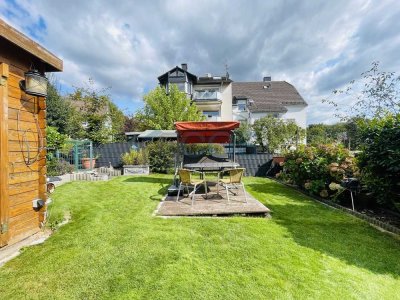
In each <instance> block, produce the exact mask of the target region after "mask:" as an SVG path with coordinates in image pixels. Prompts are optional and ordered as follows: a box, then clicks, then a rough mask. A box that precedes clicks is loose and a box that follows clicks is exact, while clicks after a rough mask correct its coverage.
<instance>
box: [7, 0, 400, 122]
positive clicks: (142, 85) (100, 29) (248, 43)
mask: <svg viewBox="0 0 400 300" xmlns="http://www.w3.org/2000/svg"><path fill="white" fill-rule="evenodd" d="M0 17H1V18H2V19H4V20H5V21H6V22H8V23H9V24H11V25H12V26H14V27H16V28H17V29H19V30H20V31H22V32H23V33H24V34H26V35H28V36H29V37H31V38H32V39H34V40H36V41H38V42H39V43H41V44H42V45H43V46H45V47H46V48H47V49H48V50H50V51H51V52H53V53H54V54H56V55H57V56H58V57H60V58H61V59H63V61H64V72H63V73H59V74H57V79H58V81H59V83H60V86H61V88H62V91H63V92H64V93H68V92H70V91H71V90H72V87H73V86H82V85H84V84H85V82H87V81H88V79H89V78H92V79H93V80H94V81H95V82H96V84H97V85H98V87H111V89H110V94H111V96H112V98H113V100H114V102H116V104H117V105H118V106H119V107H120V108H121V109H123V110H124V111H125V112H134V111H135V110H137V109H138V108H140V107H141V106H142V97H143V95H144V94H145V93H146V92H148V91H149V90H150V89H152V88H154V87H155V86H156V85H157V77H158V76H159V75H160V74H162V73H164V72H166V71H167V70H168V69H170V68H172V67H174V66H176V65H179V64H181V63H183V62H185V63H188V65H189V71H191V72H192V73H194V74H197V75H203V74H205V73H212V74H215V75H218V74H224V73H225V64H228V66H229V73H230V75H231V78H232V79H233V80H237V81H258V80H261V79H262V77H263V76H266V75H270V76H272V79H273V80H286V81H288V82H290V83H292V84H293V85H294V86H295V87H296V88H297V89H298V91H299V92H300V94H301V95H302V96H303V98H304V99H305V100H306V101H307V102H308V103H309V107H308V123H316V122H324V123H332V122H335V119H334V117H333V113H332V110H331V108H330V107H329V106H327V105H326V104H323V103H322V102H321V100H322V99H323V98H326V97H327V96H329V95H330V93H331V91H332V90H334V89H338V88H340V87H342V86H343V85H345V84H346V83H347V82H349V81H350V80H352V79H357V78H360V74H361V73H362V72H363V71H366V70H368V69H369V68H370V66H371V63H372V62H373V61H380V65H381V69H382V70H385V71H396V72H398V71H399V68H400V61H399V55H398V52H399V49H400V22H398V20H399V19H400V2H398V1H365V0H364V1H361V0H360V1H358V0H353V1H344V0H338V1H322V0H321V1H319V0H314V1H295V0H288V1H261V0H260V1H251V2H248V1H236V0H231V1H211V0H201V1H186V0H174V1H161V0H159V1H147V2H143V1H129V0H119V1H118V2H114V1H105V0H98V1H78V0H70V1H52V0H36V1H30V0H6V1H1V2H0ZM339 101H340V100H339ZM349 102H350V101H349V99H343V100H342V105H343V106H344V107H345V106H346V105H349Z"/></svg>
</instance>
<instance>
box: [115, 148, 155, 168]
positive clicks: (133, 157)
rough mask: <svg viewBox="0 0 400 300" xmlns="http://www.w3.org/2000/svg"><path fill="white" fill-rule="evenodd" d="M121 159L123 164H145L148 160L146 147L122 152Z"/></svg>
mask: <svg viewBox="0 0 400 300" xmlns="http://www.w3.org/2000/svg"><path fill="white" fill-rule="evenodd" d="M121 160H122V162H123V164H124V165H147V164H148V162H149V160H148V154H147V150H146V149H140V150H131V151H130V152H127V153H124V154H122V155H121Z"/></svg>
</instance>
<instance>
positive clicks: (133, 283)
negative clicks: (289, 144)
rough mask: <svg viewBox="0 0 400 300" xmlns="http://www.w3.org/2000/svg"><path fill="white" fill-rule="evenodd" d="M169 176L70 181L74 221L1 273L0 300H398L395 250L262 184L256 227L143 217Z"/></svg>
mask: <svg viewBox="0 0 400 300" xmlns="http://www.w3.org/2000/svg"><path fill="white" fill-rule="evenodd" d="M170 183H171V177H169V176H162V175H151V176H148V177H119V178H116V179H114V180H112V181H109V182H74V183H69V184H66V185H64V186H62V187H59V188H57V190H56V192H55V193H54V194H53V195H52V198H53V199H54V204H53V207H52V208H51V214H52V216H51V218H52V220H53V221H54V220H55V219H61V218H62V215H63V213H64V212H65V211H69V212H70V213H71V215H72V220H71V222H70V223H68V224H67V225H65V226H63V227H61V228H60V229H59V230H57V231H56V232H55V233H54V234H53V235H52V236H51V237H50V238H49V239H48V240H47V241H46V242H45V243H44V244H42V245H37V246H33V247H29V248H27V249H25V250H24V251H23V253H22V254H21V255H20V256H18V257H17V258H15V259H13V260H12V261H10V262H9V263H7V264H6V265H5V266H3V267H2V268H1V269H0V299H19V298H22V299H26V298H28V299H107V298H108V299H305V298H307V299H399V298H400V241H399V239H397V238H394V237H393V236H390V235H388V234H385V233H382V232H379V231H378V230H376V229H375V228H372V227H371V226H369V225H368V224H367V223H365V222H363V221H360V220H358V219H356V218H354V217H352V216H349V215H346V214H344V213H342V212H339V211H336V210H333V209H331V208H328V207H325V206H323V205H321V204H318V203H316V202H314V201H313V200H311V199H309V198H307V197H306V196H304V195H302V194H300V193H298V192H296V191H293V190H291V189H288V188H286V187H284V186H282V185H280V184H278V183H276V182H274V181H270V180H268V179H264V178H246V183H247V189H248V191H249V192H250V193H251V194H253V195H254V196H255V197H256V198H257V199H259V200H260V201H262V202H263V203H264V204H265V205H267V206H268V207H269V208H270V209H271V210H272V211H273V212H272V218H271V219H263V218H244V217H232V218H169V219H164V218H159V217H154V216H152V213H153V211H154V210H155V208H156V207H157V205H158V203H159V201H160V199H161V198H162V196H163V194H165V192H166V188H167V187H168V186H169V184H170Z"/></svg>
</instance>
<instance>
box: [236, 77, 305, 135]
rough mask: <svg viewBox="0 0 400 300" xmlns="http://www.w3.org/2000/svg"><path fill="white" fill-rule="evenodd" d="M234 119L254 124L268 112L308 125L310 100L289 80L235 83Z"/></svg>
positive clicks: (267, 78) (269, 79) (302, 125)
mask: <svg viewBox="0 0 400 300" xmlns="http://www.w3.org/2000/svg"><path fill="white" fill-rule="evenodd" d="M232 97H233V106H232V107H233V119H234V120H237V121H245V120H246V121H247V122H249V123H250V124H253V123H254V121H255V120H258V119H260V118H262V117H265V116H267V115H272V116H275V117H278V118H282V119H285V120H292V121H294V122H296V124H297V125H298V126H300V127H302V128H306V127H307V122H306V119H307V115H306V108H307V103H306V102H305V101H304V99H303V97H302V96H301V95H300V94H299V92H298V91H297V90H296V88H295V87H294V86H293V85H291V84H290V83H288V82H286V81H271V77H264V80H263V81H261V82H233V83H232Z"/></svg>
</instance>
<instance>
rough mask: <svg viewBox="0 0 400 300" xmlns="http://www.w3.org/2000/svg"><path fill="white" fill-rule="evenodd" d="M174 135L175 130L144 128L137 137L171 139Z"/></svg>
mask: <svg viewBox="0 0 400 300" xmlns="http://www.w3.org/2000/svg"><path fill="white" fill-rule="evenodd" d="M176 137H177V135H176V131H175V130H145V131H144V132H142V133H140V134H139V135H138V138H139V139H167V138H169V139H171V138H176Z"/></svg>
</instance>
